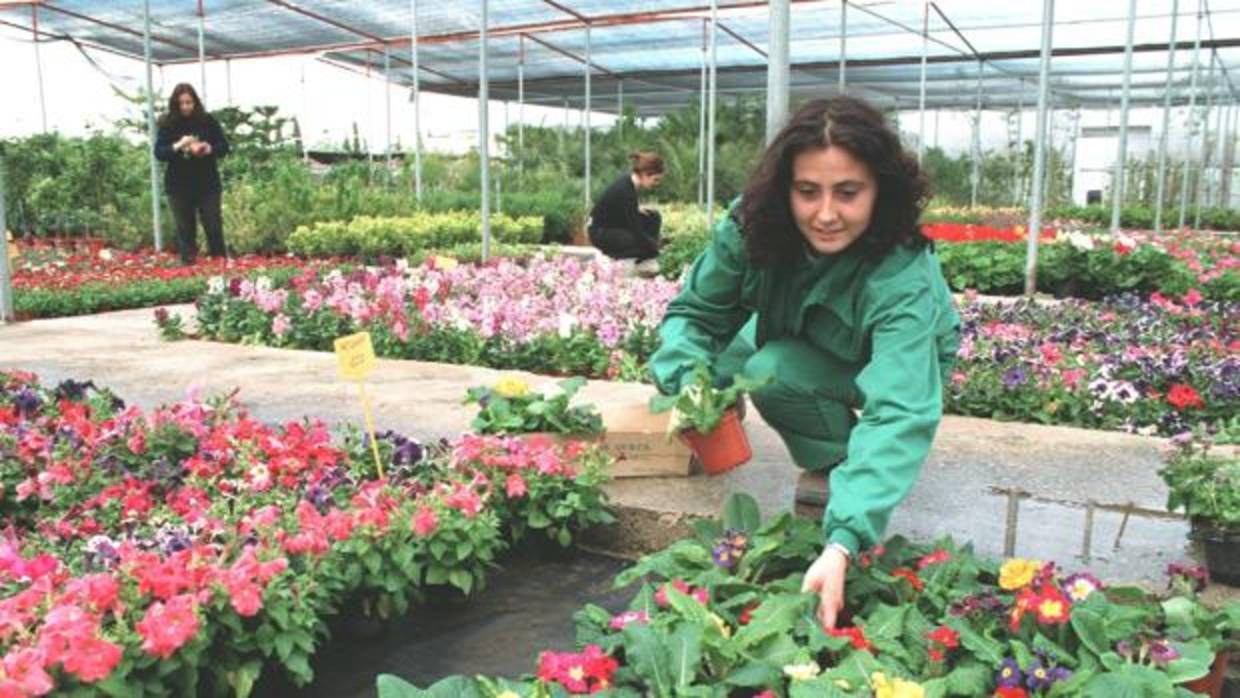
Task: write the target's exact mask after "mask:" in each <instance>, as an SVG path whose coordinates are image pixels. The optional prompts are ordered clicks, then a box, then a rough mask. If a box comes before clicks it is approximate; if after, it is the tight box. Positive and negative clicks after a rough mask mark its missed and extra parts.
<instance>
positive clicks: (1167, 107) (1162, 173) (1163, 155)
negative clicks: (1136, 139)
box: [1154, 0, 1180, 233]
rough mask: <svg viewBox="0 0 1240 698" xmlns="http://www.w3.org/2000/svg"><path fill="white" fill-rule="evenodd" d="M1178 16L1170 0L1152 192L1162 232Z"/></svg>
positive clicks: (1176, 4)
mask: <svg viewBox="0 0 1240 698" xmlns="http://www.w3.org/2000/svg"><path fill="white" fill-rule="evenodd" d="M1179 18H1180V0H1171V40H1170V42H1168V47H1167V83H1166V86H1165V87H1163V113H1162V133H1161V134H1160V135H1159V138H1158V183H1157V185H1156V193H1155V194H1154V232H1155V233H1161V232H1162V216H1163V199H1164V198H1165V197H1164V194H1165V193H1166V191H1167V141H1168V140H1169V138H1168V133H1167V131H1168V130H1169V129H1170V127H1171V89H1172V86H1173V85H1174V84H1175V40H1176V35H1175V33H1176V24H1177V20H1179Z"/></svg>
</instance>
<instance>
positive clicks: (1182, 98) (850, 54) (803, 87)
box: [0, 0, 1240, 115]
mask: <svg viewBox="0 0 1240 698" xmlns="http://www.w3.org/2000/svg"><path fill="white" fill-rule="evenodd" d="M1173 1H1174V0H1141V1H1140V2H1139V3H1138V5H1137V7H1138V18H1137V23H1136V28H1135V36H1134V46H1135V49H1134V55H1133V62H1132V75H1131V85H1132V93H1131V101H1132V103H1133V104H1134V105H1140V104H1161V103H1162V100H1163V95H1164V94H1165V90H1166V86H1167V56H1168V53H1167V50H1168V42H1169V40H1170V38H1171V36H1170V31H1171V16H1172V7H1173ZM841 4H842V0H793V2H792V10H791V31H790V47H791V48H790V53H791V62H792V66H793V67H792V72H791V84H792V95H793V98H794V99H797V98H801V97H808V96H814V95H825V94H830V93H833V92H835V91H836V89H837V85H838V79H839V71H840V56H841V40H840V37H841V33H842V32H841ZM417 5H418V18H417V26H418V35H419V51H418V56H419V64H420V71H419V73H420V79H419V82H420V86H421V88H422V89H425V90H429V91H434V92H440V93H447V94H456V95H468V96H474V95H476V94H477V91H478V72H479V71H478V52H479V28H480V26H481V2H479V1H477V0H469V1H466V2H459V1H453V0H442V1H440V2H429V1H428V0H418V3H417ZM488 8H489V9H488V26H489V34H490V36H489V38H488V48H489V52H488V56H489V57H488V63H489V68H488V75H489V81H490V87H489V90H490V97H491V98H492V99H497V100H514V101H515V100H516V99H517V97H518V70H519V68H518V66H519V65H521V66H522V68H523V71H524V76H525V95H524V96H525V101H526V102H527V103H531V104H544V105H552V106H562V105H564V104H567V105H568V106H570V107H576V108H580V107H582V106H584V103H585V84H584V83H585V80H584V66H585V55H586V35H587V28H586V27H587V25H589V30H588V32H589V35H590V64H591V97H592V99H591V108H592V109H594V110H598V111H610V112H614V111H616V109H617V108H618V106H619V104H620V102H621V99H620V96H619V95H620V93H621V92H622V93H623V104H624V105H625V106H626V107H632V108H635V109H637V112H638V113H639V114H640V115H657V114H661V113H664V112H667V111H668V110H671V109H675V108H677V107H680V106H683V105H685V104H688V103H694V102H697V101H698V100H699V98H700V97H699V95H700V89H701V80H702V78H701V71H702V63H703V59H704V55H705V53H704V51H703V45H704V41H705V37H706V36H707V29H708V27H709V16H710V8H709V5H708V4H704V3H702V2H701V1H700V0H699V2H691V1H686V0H490V2H489V4H488ZM1127 8H1128V2H1127V0H1094V1H1093V2H1062V1H1061V2H1059V3H1057V6H1056V13H1055V27H1054V35H1053V38H1054V41H1053V46H1054V50H1055V52H1056V55H1055V57H1054V59H1053V61H1052V64H1051V85H1052V99H1053V104H1054V105H1055V106H1056V107H1075V106H1081V107H1086V108H1089V107H1112V106H1116V107H1117V106H1118V105H1119V102H1120V95H1121V89H1122V84H1123V50H1124V44H1125V36H1126V28H1127V23H1126V13H1127ZM1202 8H1203V13H1202V29H1201V39H1202V42H1201V46H1202V47H1201V50H1200V52H1199V54H1198V61H1199V65H1200V72H1199V74H1198V77H1197V85H1198V92H1197V95H1198V96H1197V99H1198V100H1199V101H1200V100H1201V99H1203V97H1204V95H1205V93H1206V92H1207V91H1210V92H1211V93H1212V95H1213V96H1212V99H1213V100H1214V101H1215V102H1216V103H1217V102H1219V101H1233V100H1235V98H1236V97H1237V96H1240V92H1238V91H1237V87H1240V84H1238V83H1240V74H1237V73H1236V70H1237V69H1240V0H1209V1H1208V2H1203V3H1202ZM1197 9H1198V0H1180V2H1179V6H1178V15H1179V17H1178V24H1177V27H1176V38H1177V41H1178V43H1179V49H1180V50H1179V51H1178V52H1177V54H1176V56H1177V57H1176V64H1175V69H1174V71H1173V76H1172V88H1173V98H1174V102H1175V103H1177V104H1180V103H1184V102H1187V100H1188V96H1189V91H1190V90H1189V86H1190V83H1191V82H1192V65H1193V62H1192V55H1193V50H1192V42H1193V38H1194V35H1195V33H1196V22H1197ZM200 10H201V12H202V18H203V20H202V21H203V26H204V48H205V53H206V57H207V59H208V60H218V59H226V58H246V57H260V56H274V55H284V54H293V53H318V54H320V55H321V56H322V57H323V58H324V59H325V60H329V61H332V62H335V63H337V64H341V65H344V66H349V67H352V68H355V69H361V70H369V71H375V72H379V73H381V72H382V71H383V66H384V57H383V54H384V50H385V48H386V50H387V51H388V52H389V56H390V65H391V70H390V72H389V77H390V79H391V80H392V81H393V82H396V83H399V84H403V85H411V84H412V81H413V80H412V70H411V68H412V66H411V60H410V44H411V41H410V33H411V30H412V26H413V23H412V12H411V3H410V1H409V0H366V1H365V2H358V1H347V0H201V2H199V0H151V22H152V25H151V26H152V30H151V31H152V37H153V42H152V59H153V60H154V61H155V62H156V63H161V64H174V63H184V62H193V61H197V60H198V43H197V42H198V28H199V21H200V19H199V17H200V15H199V12H200ZM923 13H925V15H926V16H928V32H927V34H926V36H925V38H924V39H923V35H922V31H921V29H922V22H923ZM36 14H37V27H38V32H39V36H40V38H41V39H42V40H53V39H72V40H74V41H77V42H80V43H82V44H84V45H87V46H94V47H97V48H102V49H106V50H109V51H113V52H116V53H120V54H123V55H126V56H130V57H133V58H136V59H138V60H141V59H142V55H143V42H142V27H143V3H142V1H141V0H51V1H46V2H45V1H42V0H40V1H38V2H11V1H10V2H6V1H4V0H0V23H2V24H3V25H6V26H9V27H16V28H22V29H26V30H32V29H33V27H34V25H35V21H36V17H35V15H36ZM1041 14H1042V3H1041V2H1038V1H1036V0H1022V1H1020V2H995V1H994V0H935V1H934V2H931V3H929V4H926V3H923V2H922V1H921V0H850V1H849V2H848V3H847V20H846V21H847V24H846V29H847V31H846V42H845V57H846V62H845V71H846V72H845V76H846V78H847V84H848V90H849V92H851V93H854V94H858V95H860V96H864V97H866V98H868V99H870V100H872V101H875V102H878V103H880V104H883V105H886V106H897V107H901V108H916V107H917V105H918V103H919V99H920V77H921V70H922V66H921V57H922V50H923V41H924V43H925V46H926V53H927V63H926V78H927V87H926V102H927V106H929V107H932V108H972V107H973V106H974V103H975V99H976V93H977V78H978V66H979V59H980V64H981V73H982V81H983V86H982V90H981V92H982V96H981V99H982V104H983V107H984V108H990V109H995V108H1011V107H1015V106H1017V105H1024V106H1026V107H1032V106H1033V105H1034V104H1035V102H1036V95H1037V77H1038V68H1039V59H1038V51H1039V47H1040V41H1041ZM718 18H719V32H718V34H717V61H718V66H719V69H718V90H719V92H720V94H721V95H724V96H725V98H726V96H727V95H755V96H761V95H762V94H763V93H764V92H765V89H766V66H767V57H766V51H767V44H768V18H769V8H768V6H767V3H765V2H752V1H740V0H721V2H720V3H719V13H718ZM1212 58H1214V59H1215V60H1216V61H1217V62H1216V63H1215V69H1214V71H1213V74H1212V75H1213V77H1211V73H1210V71H1209V65H1210V63H1211V59H1212ZM48 79H51V80H54V79H55V76H54V75H50V76H48Z"/></svg>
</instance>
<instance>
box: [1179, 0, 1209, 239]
mask: <svg viewBox="0 0 1240 698" xmlns="http://www.w3.org/2000/svg"><path fill="white" fill-rule="evenodd" d="M1204 2H1205V0H1197V34H1196V36H1195V37H1194V38H1193V70H1192V72H1191V73H1190V74H1189V75H1190V77H1189V79H1188V123H1189V129H1188V143H1187V144H1186V145H1185V147H1184V171H1183V173H1181V175H1180V180H1181V181H1180V222H1179V228H1180V229H1181V230H1183V229H1184V221H1185V218H1186V216H1187V215H1188V186H1189V181H1190V180H1189V174H1190V173H1191V172H1192V169H1193V138H1194V137H1195V136H1196V135H1197V114H1196V106H1197V70H1198V68H1199V67H1200V60H1199V58H1198V56H1199V55H1200V53H1201V18H1202V13H1203V12H1202V11H1203V4H1204Z"/></svg>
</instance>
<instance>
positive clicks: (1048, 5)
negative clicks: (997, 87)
mask: <svg viewBox="0 0 1240 698" xmlns="http://www.w3.org/2000/svg"><path fill="white" fill-rule="evenodd" d="M1054 27H1055V0H1042V53H1041V59H1040V60H1041V64H1040V66H1039V68H1038V119H1037V122H1036V126H1035V127H1034V128H1035V129H1036V131H1035V133H1034V136H1033V185H1032V186H1030V190H1031V192H1032V199H1033V200H1032V201H1031V202H1030V204H1029V242H1028V245H1027V247H1026V252H1025V295H1026V296H1029V297H1033V294H1034V291H1036V290H1037V285H1038V233H1040V232H1041V230H1042V187H1040V186H1037V183H1038V182H1041V181H1042V171H1043V170H1045V169H1046V150H1045V148H1044V147H1043V144H1044V143H1045V141H1046V102H1047V96H1048V94H1049V93H1050V80H1051V76H1050V72H1051V30H1052V29H1053V28H1054Z"/></svg>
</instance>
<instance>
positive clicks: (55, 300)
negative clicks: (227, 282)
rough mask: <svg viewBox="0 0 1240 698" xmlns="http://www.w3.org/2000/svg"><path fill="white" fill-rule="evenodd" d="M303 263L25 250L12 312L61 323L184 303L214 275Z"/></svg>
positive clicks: (17, 262) (94, 246)
mask: <svg viewBox="0 0 1240 698" xmlns="http://www.w3.org/2000/svg"><path fill="white" fill-rule="evenodd" d="M303 265H304V262H302V261H300V260H297V259H294V258H291V257H259V256H255V255H245V256H242V257H235V258H233V259H227V260H225V259H211V258H200V259H199V260H197V261H196V262H195V263H194V264H192V265H182V264H181V262H180V260H179V259H178V258H177V256H176V255H173V254H168V253H160V252H155V251H153V250H143V251H140V252H132V253H131V252H122V251H119V250H112V249H109V248H106V247H104V246H103V245H102V243H101V242H100V241H86V242H79V243H78V244H75V245H73V246H58V247H52V246H48V245H25V244H23V245H22V247H21V251H20V253H19V254H18V255H17V257H15V258H14V260H13V292H14V310H15V311H16V312H17V313H18V314H19V315H20V316H23V317H31V318H41V317H63V316H68V315H86V314H90V313H97V312H103V311H107V310H121V309H125V308H140V307H144V306H150V305H159V304H163V303H187V302H190V301H192V300H194V298H196V297H198V296H199V295H200V294H202V292H203V291H204V290H206V287H207V278H208V277H211V276H216V275H219V274H230V275H237V276H244V275H251V274H256V273H260V272H262V273H268V274H275V275H277V276H285V275H287V274H289V273H291V271H289V270H292V269H295V268H299V267H301V266H303Z"/></svg>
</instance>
